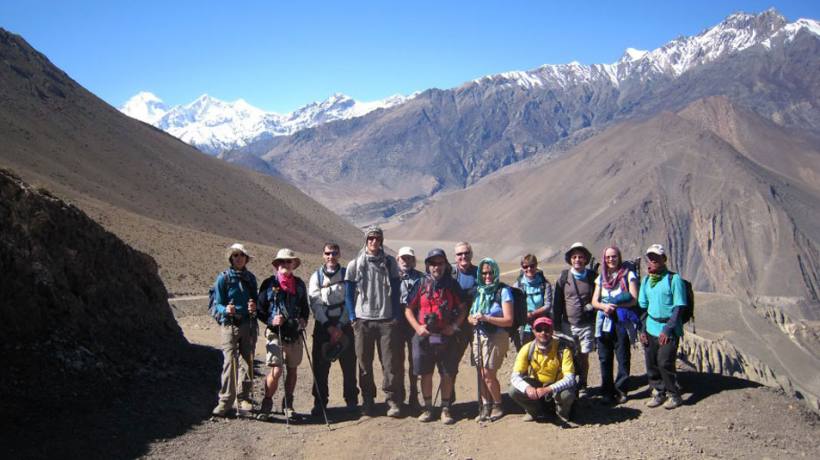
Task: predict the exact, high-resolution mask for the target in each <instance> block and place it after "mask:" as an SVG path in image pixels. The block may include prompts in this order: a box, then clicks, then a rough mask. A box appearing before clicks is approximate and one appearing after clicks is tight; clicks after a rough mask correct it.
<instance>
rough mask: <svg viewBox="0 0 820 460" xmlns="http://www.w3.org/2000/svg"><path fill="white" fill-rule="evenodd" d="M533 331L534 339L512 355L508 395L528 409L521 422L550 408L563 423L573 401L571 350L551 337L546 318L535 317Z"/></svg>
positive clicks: (573, 370)
mask: <svg viewBox="0 0 820 460" xmlns="http://www.w3.org/2000/svg"><path fill="white" fill-rule="evenodd" d="M533 331H534V334H535V340H533V341H532V342H529V343H528V344H524V345H523V346H522V347H521V349H520V350H518V355H517V356H516V358H515V365H514V367H513V372H512V377H511V379H510V391H509V394H510V397H511V398H512V399H513V401H515V402H516V404H518V405H519V406H521V407H522V408H523V409H524V410H525V411H526V412H527V413H526V414H525V415H524V421H527V422H531V421H533V420H536V419H538V418H542V417H544V416H546V414H547V410H548V409H549V410H554V411H555V413H556V414H557V415H558V416H559V417H560V418H561V419H562V420H563V421H565V422H566V421H568V420H569V416H570V411H571V410H572V404H573V403H574V402H575V391H574V390H575V366H574V365H573V359H572V349H571V348H570V347H569V346H562V343H561V342H560V341H559V339H558V338H554V337H553V329H552V320H551V319H549V318H544V317H541V318H538V319H536V320H535V323H533ZM553 406H554V407H553Z"/></svg>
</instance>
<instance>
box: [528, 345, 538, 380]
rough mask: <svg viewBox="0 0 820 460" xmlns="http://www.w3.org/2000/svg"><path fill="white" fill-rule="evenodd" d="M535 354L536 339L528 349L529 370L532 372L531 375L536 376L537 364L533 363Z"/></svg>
mask: <svg viewBox="0 0 820 460" xmlns="http://www.w3.org/2000/svg"><path fill="white" fill-rule="evenodd" d="M534 354H535V340H533V341H532V342H530V347H529V350H527V367H528V369H527V372H528V373H529V374H530V375H529V377H535V375H536V371H535V366H533V365H532V357H533V355H534Z"/></svg>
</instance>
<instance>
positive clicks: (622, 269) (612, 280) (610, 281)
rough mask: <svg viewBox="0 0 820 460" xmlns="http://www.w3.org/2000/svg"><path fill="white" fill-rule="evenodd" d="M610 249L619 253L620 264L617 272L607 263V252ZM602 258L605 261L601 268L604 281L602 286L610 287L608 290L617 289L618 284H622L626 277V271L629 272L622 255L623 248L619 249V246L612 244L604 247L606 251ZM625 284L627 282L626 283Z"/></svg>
mask: <svg viewBox="0 0 820 460" xmlns="http://www.w3.org/2000/svg"><path fill="white" fill-rule="evenodd" d="M610 249H614V250H615V253H616V254H618V264H619V266H618V271H617V272H615V273H612V272H610V271H609V267H607V265H606V252H607V251H609V250H610ZM601 260H603V261H604V263H603V264H602V265H603V268H602V269H601V281H603V284H602V287H603V288H605V289H608V290H612V289H615V288H616V287H617V286H618V284H620V283H621V282H622V281H623V280H624V277H625V276H626V273H627V268H626V266H625V265H624V259H623V257H622V256H621V250H620V249H618V247H617V246H610V247H608V248H606V249H604V252H603V254H602V255H601ZM624 286H625V283H624ZM624 290H626V289H624Z"/></svg>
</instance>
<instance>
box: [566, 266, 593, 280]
mask: <svg viewBox="0 0 820 460" xmlns="http://www.w3.org/2000/svg"><path fill="white" fill-rule="evenodd" d="M588 271H589V269H588V268H585V269H584V271H582V272H580V273H579V272H576V271H575V269H574V268H570V269H569V272H570V273H572V276H574V277H575V279H577V280H578V281H580V280H582V279H584V278H586V277H587V272H588Z"/></svg>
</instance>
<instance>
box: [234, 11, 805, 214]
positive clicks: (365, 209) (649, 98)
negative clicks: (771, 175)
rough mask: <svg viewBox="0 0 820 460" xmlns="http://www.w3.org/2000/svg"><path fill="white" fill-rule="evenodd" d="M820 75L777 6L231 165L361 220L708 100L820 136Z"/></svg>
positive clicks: (290, 142)
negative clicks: (278, 178) (608, 60)
mask: <svg viewBox="0 0 820 460" xmlns="http://www.w3.org/2000/svg"><path fill="white" fill-rule="evenodd" d="M818 68H820V26H818V23H817V21H813V20H798V21H795V22H793V23H788V22H787V21H786V20H785V18H783V17H782V16H781V15H780V14H779V13H777V12H776V11H774V10H769V11H766V12H764V13H761V14H758V15H750V14H742V13H739V14H734V15H732V16H730V17H728V18H727V19H726V20H725V21H723V22H722V23H720V24H718V25H717V26H715V27H713V28H710V29H708V30H705V31H704V32H702V33H701V34H699V35H697V36H693V37H682V38H679V39H676V40H673V41H671V42H669V43H668V44H667V45H664V46H663V47H661V48H658V49H656V50H653V51H650V52H642V53H641V52H635V51H634V50H630V52H627V53H625V55H624V57H623V58H622V59H621V60H619V61H618V62H616V63H613V64H595V65H581V64H577V63H571V64H565V65H545V66H542V67H540V68H538V69H534V70H531V71H527V72H508V73H504V74H500V75H493V76H488V77H484V78H480V79H477V80H475V81H471V82H468V83H466V84H464V85H462V86H461V87H458V88H453V89H447V90H440V89H431V90H428V91H424V92H423V93H421V94H420V95H418V96H417V97H415V98H414V99H411V100H409V101H408V102H406V103H404V104H401V105H398V106H395V107H392V108H388V109H385V110H381V111H377V112H373V113H370V114H368V115H366V116H364V117H361V118H356V119H352V120H344V121H337V122H333V123H328V124H325V125H321V126H318V127H315V128H311V129H306V130H302V131H300V132H298V133H296V134H294V135H291V136H287V137H277V138H273V139H270V140H268V141H263V142H259V143H254V144H250V145H248V146H247V147H245V148H243V149H240V150H239V151H237V152H228V153H225V154H223V157H224V158H225V159H227V160H229V161H236V162H238V163H242V164H245V165H247V166H249V167H252V168H258V169H260V170H262V171H275V172H276V173H277V174H281V175H282V176H283V177H286V178H288V179H289V180H290V181H291V182H292V183H294V184H296V185H297V186H299V187H300V188H301V189H302V190H304V191H306V193H308V194H310V195H311V196H313V197H314V198H316V199H318V200H319V201H320V202H322V203H324V204H326V205H327V206H329V207H331V209H333V210H335V211H337V212H339V213H340V214H342V215H344V216H346V217H348V218H350V219H351V220H353V221H354V222H357V223H360V224H361V223H366V222H370V221H373V220H379V219H384V218H385V217H390V216H392V215H394V214H396V213H400V212H402V211H404V210H406V209H408V208H410V207H411V206H412V205H413V204H414V203H417V202H419V201H421V200H423V199H425V198H427V197H429V196H431V195H434V194H436V193H439V192H441V191H447V190H456V189H461V188H464V187H466V186H468V185H470V184H473V183H475V182H476V181H478V180H479V179H480V178H482V177H484V176H486V175H487V174H490V173H492V172H494V171H496V170H498V169H500V168H502V167H504V166H507V165H510V164H512V163H515V162H518V161H521V160H523V159H525V158H529V157H536V156H560V155H561V154H562V153H563V152H565V151H566V149H567V148H568V147H571V146H573V145H575V144H577V143H578V142H579V141H581V140H583V139H586V138H588V137H590V136H592V135H594V134H595V133H596V132H599V131H600V130H601V129H604V128H606V127H607V126H609V125H611V124H613V123H616V122H619V121H623V120H626V119H630V118H636V117H638V118H646V117H650V116H654V115H656V114H658V113H660V112H662V111H664V110H672V111H677V110H680V109H681V108H683V107H684V106H686V105H688V104H690V103H691V102H693V101H696V100H698V99H701V98H704V97H708V96H715V95H722V96H726V97H729V98H730V100H731V101H732V102H733V103H734V104H737V105H738V106H740V107H742V108H744V109H747V110H751V111H754V112H756V113H758V114H760V115H762V116H763V117H764V118H767V119H770V120H773V121H775V122H776V123H777V124H779V125H781V126H785V127H795V128H798V129H803V130H808V131H812V132H815V133H817V132H820V102H818V94H820V73H819V72H817V71H816V70H817V69H818ZM252 156H257V157H259V158H261V159H262V160H264V163H260V162H258V160H257V161H252V159H251V157H252ZM265 164H267V165H268V166H264V165H265Z"/></svg>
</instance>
